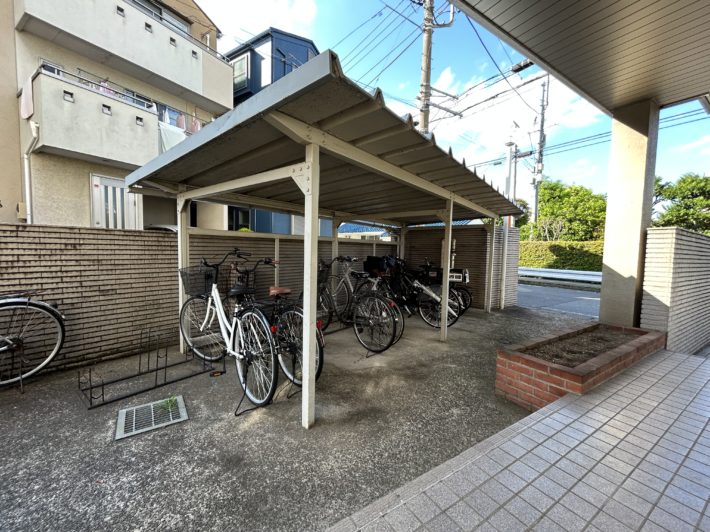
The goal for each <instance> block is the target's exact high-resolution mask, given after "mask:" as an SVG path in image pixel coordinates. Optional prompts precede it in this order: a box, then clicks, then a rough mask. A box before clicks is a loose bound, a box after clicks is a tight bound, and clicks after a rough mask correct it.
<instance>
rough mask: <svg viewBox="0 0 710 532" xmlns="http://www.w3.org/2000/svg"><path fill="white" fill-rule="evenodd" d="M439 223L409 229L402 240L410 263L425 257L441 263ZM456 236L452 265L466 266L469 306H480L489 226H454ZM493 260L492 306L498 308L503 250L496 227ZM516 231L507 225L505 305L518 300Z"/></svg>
mask: <svg viewBox="0 0 710 532" xmlns="http://www.w3.org/2000/svg"><path fill="white" fill-rule="evenodd" d="M443 238H444V230H443V228H442V227H431V228H429V227H427V228H419V229H411V230H410V231H409V233H408V234H407V237H406V240H405V247H406V250H405V260H406V261H407V262H408V263H409V264H410V265H411V266H412V267H417V266H419V265H421V264H424V261H425V259H426V258H427V257H428V258H429V260H431V261H432V262H433V263H434V264H436V265H441V241H442V239H443ZM453 238H454V239H455V240H456V257H455V261H454V267H455V268H468V270H469V275H470V283H469V285H468V288H469V290H470V291H471V293H472V295H473V306H474V307H476V308H484V306H485V302H486V284H487V282H488V251H489V249H490V238H491V233H490V228H489V227H487V226H484V225H468V226H456V227H454V230H453ZM495 239H496V241H495V247H494V260H493V297H492V307H493V308H500V280H501V267H502V262H501V258H502V256H503V255H502V250H503V228H502V227H496V231H495ZM519 240H520V233H519V231H518V229H515V228H511V229H510V231H509V233H508V267H507V271H506V283H507V284H506V293H505V305H506V306H514V305H517V303H518V257H519V254H520V245H519Z"/></svg>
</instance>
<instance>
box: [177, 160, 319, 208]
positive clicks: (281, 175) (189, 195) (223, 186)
mask: <svg viewBox="0 0 710 532" xmlns="http://www.w3.org/2000/svg"><path fill="white" fill-rule="evenodd" d="M304 165H306V163H305V162H303V163H299V164H292V165H290V166H284V167H282V168H275V169H273V170H267V171H266V172H260V173H258V174H254V175H250V176H244V177H238V178H236V179H230V180H229V181H223V182H222V183H215V184H214V185H208V186H206V187H200V188H195V189H192V190H188V191H185V192H181V193H180V194H178V199H180V198H181V199H183V200H189V199H190V200H191V199H199V198H207V197H209V196H214V195H217V194H222V193H224V192H231V191H233V190H239V189H241V188H246V187H251V186H254V185H261V184H263V183H271V182H273V181H281V180H283V179H288V178H292V177H294V176H297V175H300V174H302V173H303V167H304Z"/></svg>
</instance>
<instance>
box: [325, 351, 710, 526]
mask: <svg viewBox="0 0 710 532" xmlns="http://www.w3.org/2000/svg"><path fill="white" fill-rule="evenodd" d="M709 420H710V360H709V359H706V358H704V357H701V356H688V355H682V354H677V353H671V352H669V351H660V352H658V353H656V354H654V355H651V356H650V357H648V358H646V359H645V360H643V361H641V362H640V363H639V364H637V365H636V366H634V367H632V368H630V369H628V370H626V371H625V372H624V373H623V374H621V375H620V376H618V377H616V378H615V379H613V380H611V381H610V382H608V383H606V384H604V385H602V386H600V387H599V388H597V389H596V390H593V391H592V392H590V393H589V394H587V395H584V396H575V395H567V396H565V397H563V398H561V399H560V400H558V401H556V402H555V403H552V404H550V405H548V406H547V407H545V408H543V409H542V410H539V411H538V412H536V413H534V414H532V415H531V416H528V417H527V418H525V419H523V420H521V421H520V422H518V423H516V424H514V425H512V426H510V427H508V428H507V429H505V430H504V431H502V432H500V433H498V434H496V435H495V436H492V437H491V438H489V439H487V440H485V441H484V442H481V443H480V444H478V445H476V446H474V447H472V448H470V449H468V450H467V451H465V452H463V453H462V454H460V455H459V456H457V457H455V458H453V459H452V460H449V461H448V462H446V463H444V464H441V465H440V466H438V467H436V468H434V469H433V470H431V471H429V472H428V473H425V474H424V475H422V476H421V477H419V478H418V479H416V480H414V481H412V482H410V483H409V484H407V485H405V486H403V487H402V488H400V489H398V490H395V491H394V492H392V493H390V494H388V495H386V496H385V497H383V498H381V499H379V500H378V501H375V502H374V503H372V504H371V505H369V506H367V507H366V508H364V509H362V510H360V511H359V512H357V513H355V514H353V515H352V516H350V517H348V518H346V519H344V520H342V521H340V522H339V523H337V524H336V525H335V526H334V527H333V528H331V530H333V531H352V530H367V531H375V530H378V531H379V530H382V531H391V530H395V531H405V530H406V531H413V530H431V531H438V530H441V531H452V530H474V529H482V530H494V529H497V530H501V531H506V532H507V531H513V530H526V529H532V530H572V531H573V530H583V529H584V530H591V531H596V530H603V531H606V530H620V531H623V530H664V529H665V530H671V531H673V532H676V531H678V532H680V531H684V530H694V529H701V530H710V507H709V506H708V501H710V427H708V421H709ZM442 445H446V442H442Z"/></svg>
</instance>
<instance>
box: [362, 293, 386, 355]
mask: <svg viewBox="0 0 710 532" xmlns="http://www.w3.org/2000/svg"><path fill="white" fill-rule="evenodd" d="M353 330H354V331H355V337H356V338H357V340H358V342H360V344H361V345H362V346H363V347H364V348H365V349H367V350H368V351H371V352H372V353H382V352H383V351H385V350H387V349H389V347H390V346H391V345H392V343H393V342H394V338H395V334H396V332H397V325H396V321H395V316H394V311H393V310H392V308H391V307H390V305H389V300H387V299H385V298H383V297H380V296H378V295H376V294H369V295H365V296H363V297H362V298H358V299H356V300H355V303H354V305H353Z"/></svg>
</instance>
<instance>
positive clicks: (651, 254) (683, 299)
mask: <svg viewBox="0 0 710 532" xmlns="http://www.w3.org/2000/svg"><path fill="white" fill-rule="evenodd" d="M641 327H643V328H645V329H655V330H663V331H668V343H667V347H668V349H670V350H672V351H678V352H682V353H694V352H696V351H698V350H700V349H702V348H703V347H705V346H706V345H708V344H710V237H708V236H706V235H702V234H698V233H693V232H691V231H687V230H685V229H680V228H678V227H659V228H652V229H648V232H647V237H646V267H645V272H644V279H643V300H642V305H641Z"/></svg>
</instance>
